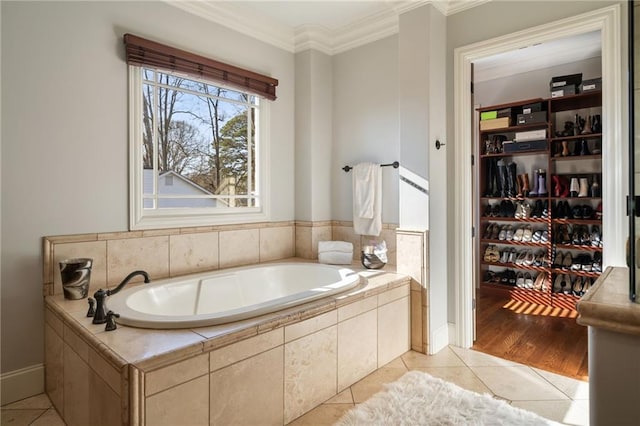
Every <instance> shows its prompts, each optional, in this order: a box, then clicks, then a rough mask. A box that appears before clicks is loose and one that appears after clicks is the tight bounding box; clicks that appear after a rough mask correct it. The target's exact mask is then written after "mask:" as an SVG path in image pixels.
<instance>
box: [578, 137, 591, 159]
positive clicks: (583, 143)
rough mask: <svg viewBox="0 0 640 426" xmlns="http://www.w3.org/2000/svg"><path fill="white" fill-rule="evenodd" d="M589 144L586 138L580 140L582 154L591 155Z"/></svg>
mask: <svg viewBox="0 0 640 426" xmlns="http://www.w3.org/2000/svg"><path fill="white" fill-rule="evenodd" d="M589 154H590V153H589V144H588V143H587V140H586V139H582V140H581V141H580V155H589Z"/></svg>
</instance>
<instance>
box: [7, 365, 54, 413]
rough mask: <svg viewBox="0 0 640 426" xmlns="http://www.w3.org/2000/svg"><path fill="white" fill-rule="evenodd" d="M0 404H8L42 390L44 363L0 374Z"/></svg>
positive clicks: (39, 392)
mask: <svg viewBox="0 0 640 426" xmlns="http://www.w3.org/2000/svg"><path fill="white" fill-rule="evenodd" d="M0 389H1V392H2V395H1V397H0V400H1V401H0V404H2V405H5V404H10V403H12V402H15V401H19V400H21V399H24V398H28V397H30V396H34V395H38V394H41V393H43V392H44V364H36V365H32V366H30V367H25V368H21V369H20V370H14V371H9V372H8V373H3V374H2V375H0Z"/></svg>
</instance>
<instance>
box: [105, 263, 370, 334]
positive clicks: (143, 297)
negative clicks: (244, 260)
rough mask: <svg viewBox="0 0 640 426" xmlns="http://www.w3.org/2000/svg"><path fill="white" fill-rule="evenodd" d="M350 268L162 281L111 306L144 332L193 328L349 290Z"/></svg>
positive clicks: (281, 267)
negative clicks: (144, 330) (153, 329)
mask: <svg viewBox="0 0 640 426" xmlns="http://www.w3.org/2000/svg"><path fill="white" fill-rule="evenodd" d="M359 283H360V276H359V275H358V274H357V273H356V272H354V271H353V270H351V269H348V268H343V267H339V266H332V265H322V264H317V263H278V264H269V265H257V266H249V267H242V268H234V269H227V270H221V271H213V272H207V273H201V274H194V275H189V276H184V277H179V278H171V279H164V280H160V281H157V282H152V283H150V284H143V285H139V286H135V287H131V288H128V289H124V290H122V291H120V292H119V293H118V294H115V295H113V296H110V297H109V298H108V299H107V307H108V309H110V310H112V311H113V312H115V313H117V314H120V318H118V319H117V322H118V323H120V324H124V325H129V326H133V327H142V328H157V329H167V328H191V327H202V326H207V325H215V324H223V323H228V322H233V321H238V320H242V319H246V318H251V317H255V316H258V315H263V314H266V313H270V312H275V311H278V310H281V309H284V308H288V307H291V306H295V305H299V304H302V303H305V302H309V301H311V300H314V299H319V298H321V297H326V296H330V295H333V294H337V293H341V292H343V291H346V290H349V289H351V288H353V287H355V286H357V285H358V284H359Z"/></svg>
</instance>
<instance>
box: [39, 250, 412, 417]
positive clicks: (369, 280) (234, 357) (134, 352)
mask: <svg viewBox="0 0 640 426" xmlns="http://www.w3.org/2000/svg"><path fill="white" fill-rule="evenodd" d="M290 260H291V259H288V261H290ZM360 274H361V276H362V277H363V278H364V280H363V285H362V286H361V287H359V288H357V289H356V290H354V291H351V292H348V293H346V294H343V295H338V296H334V297H328V298H325V299H322V300H319V301H314V302H311V303H309V304H306V305H302V306H299V307H296V308H291V309H287V310H284V311H280V312H277V313H273V314H268V315H264V316H261V317H257V318H253V319H249V320H244V321H240V322H236V323H232V324H226V325H219V326H212V327H201V328H197V329H185V330H147V329H137V328H132V327H125V326H119V327H118V329H117V330H116V331H114V332H105V331H104V325H93V324H92V323H91V319H90V318H86V317H85V314H86V310H87V306H88V305H87V302H86V300H66V299H64V298H63V296H62V295H59V294H58V295H54V296H49V297H47V298H46V326H45V329H46V337H45V339H46V345H45V351H46V390H47V394H48V395H49V396H50V398H51V401H52V403H53V404H54V406H55V407H56V409H57V410H58V411H59V412H60V413H61V415H62V416H63V418H64V420H65V421H66V422H67V424H69V425H74V424H84V422H85V421H87V420H91V421H94V420H95V419H96V418H97V417H96V416H97V413H100V414H99V415H100V416H102V417H100V418H101V419H102V423H103V424H109V425H110V424H162V423H165V424H169V423H171V422H172V421H173V422H174V423H175V422H176V421H178V422H179V421H180V420H182V421H184V417H183V416H184V413H185V412H188V413H190V419H189V421H190V422H191V423H192V424H228V423H230V421H233V422H236V423H252V422H253V423H255V421H256V420H259V421H260V423H261V424H280V425H281V424H286V423H288V422H290V421H292V420H294V419H295V418H297V417H299V416H301V415H303V414H304V413H306V412H308V411H309V410H311V409H313V408H314V407H316V406H317V405H319V404H321V403H323V402H324V401H326V400H327V399H328V398H330V397H332V396H334V395H336V394H338V393H339V392H340V391H342V390H344V389H345V388H347V387H348V386H350V385H351V384H353V383H355V382H356V381H358V380H360V379H362V378H363V377H365V376H366V375H367V374H369V373H371V372H373V371H375V370H376V369H377V368H379V367H381V366H382V365H384V364H386V363H387V362H389V361H390V360H393V359H394V358H396V357H398V356H400V355H401V354H403V353H405V352H406V351H407V350H409V346H410V319H409V309H410V302H409V294H410V284H409V278H408V277H407V276H405V275H400V274H395V273H392V272H380V271H367V270H361V271H360ZM247 389H251V392H247ZM118 406H119V407H120V410H119V411H117V412H116V410H113V407H118ZM114 412H116V414H115V415H114V414H113V413H114ZM181 416H182V417H181Z"/></svg>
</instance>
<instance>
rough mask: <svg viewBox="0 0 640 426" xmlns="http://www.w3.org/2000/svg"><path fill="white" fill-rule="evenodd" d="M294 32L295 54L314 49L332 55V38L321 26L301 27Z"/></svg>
mask: <svg viewBox="0 0 640 426" xmlns="http://www.w3.org/2000/svg"><path fill="white" fill-rule="evenodd" d="M295 31H296V32H295V38H294V43H293V44H294V46H295V48H294V51H295V53H298V52H302V51H304V50H307V49H314V50H318V51H320V52H322V53H326V54H327V55H333V53H334V52H333V37H332V36H331V32H330V31H329V30H328V29H327V28H325V27H323V26H321V25H301V26H299V27H297V28H296V30H295Z"/></svg>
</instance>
